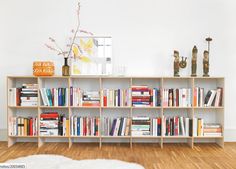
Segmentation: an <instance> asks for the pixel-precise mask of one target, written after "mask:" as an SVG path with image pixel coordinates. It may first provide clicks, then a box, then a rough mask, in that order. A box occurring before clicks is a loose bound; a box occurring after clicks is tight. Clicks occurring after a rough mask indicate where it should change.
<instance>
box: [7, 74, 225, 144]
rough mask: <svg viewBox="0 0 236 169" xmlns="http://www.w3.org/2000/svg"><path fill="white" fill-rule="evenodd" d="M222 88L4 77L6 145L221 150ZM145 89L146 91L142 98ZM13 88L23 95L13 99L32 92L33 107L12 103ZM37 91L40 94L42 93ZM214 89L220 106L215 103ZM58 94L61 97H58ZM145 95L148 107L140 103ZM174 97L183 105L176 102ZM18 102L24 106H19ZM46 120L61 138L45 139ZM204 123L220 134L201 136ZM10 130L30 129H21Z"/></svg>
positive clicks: (174, 81) (183, 80)
mask: <svg viewBox="0 0 236 169" xmlns="http://www.w3.org/2000/svg"><path fill="white" fill-rule="evenodd" d="M224 83H225V80H224V77H117V76H82V75H81V76H75V77H74V76H71V77H64V76H52V77H34V76H8V77H7V93H8V103H7V114H8V117H7V118H8V119H7V120H8V146H9V147H10V146H12V145H13V144H14V143H16V142H35V143H36V144H37V145H38V147H40V146H42V145H43V144H45V143H47V142H65V143H67V144H68V146H69V147H71V146H72V144H80V143H81V142H89V143H91V142H93V143H97V144H98V146H99V147H100V148H101V147H102V144H104V143H117V142H119V143H124V144H127V145H129V146H130V147H132V145H133V144H135V143H156V144H157V145H159V146H160V147H161V148H163V147H164V146H165V144H168V143H186V144H187V145H189V146H190V147H192V148H193V147H194V144H198V143H209V142H210V143H216V144H218V145H219V146H221V147H224V91H225V90H224ZM32 84H34V87H32ZM27 85H28V86H27ZM22 86H23V87H22ZM25 86H26V87H25ZM29 86H31V87H32V88H33V89H32V90H31V87H29ZM147 86H148V91H149V92H148V93H147V95H145V92H146V88H147ZM17 88H20V89H21V91H24V92H21V93H19V92H18V95H20V96H21V95H23V96H25V97H26V98H27V97H30V96H31V94H32V93H33V94H32V96H33V97H35V98H33V100H34V102H33V103H31V102H30V103H28V102H27V100H25V98H20V99H21V100H19V98H18V100H16V101H15V100H14V101H13V103H12V97H13V95H14V94H13V95H12V93H11V94H9V92H10V91H11V92H12V90H16V93H17ZM23 88H26V89H24V90H23ZM28 88H29V89H28ZM43 89H46V91H45V93H43V92H44V90H43ZM48 89H50V91H51V92H53V93H54V94H53V96H58V98H56V97H53V98H52V103H51V102H49V101H48V102H47V100H45V98H46V97H47V96H48V95H47V94H48V93H47V90H48ZM139 89H140V90H141V91H139ZM201 89H202V91H201ZM218 89H220V91H221V92H220V95H221V101H219V98H216V95H217V92H218ZM133 90H134V91H133ZM142 90H143V91H142ZM32 91H33V92H32ZM81 91H83V95H81ZM196 91H198V92H197V93H196ZM209 91H212V92H211V94H212V93H213V92H214V91H215V98H214V100H213V102H214V103H215V102H216V100H217V99H218V102H219V104H217V105H216V104H214V103H212V104H211V105H207V106H206V105H204V100H205V97H206V96H207V94H208V92H209ZM27 92H29V93H27ZM58 92H59V93H60V92H62V93H63V92H64V95H63V97H61V96H59V94H58ZM139 92H141V93H142V94H144V97H143V98H144V102H142V101H143V100H142V99H141V100H140V98H139ZM201 92H202V93H201ZM27 94H28V95H27ZM149 94H150V95H151V96H150V97H152V99H151V101H150V104H151V106H150V105H149V103H146V102H147V101H149ZM180 94H181V96H182V95H183V97H184V99H185V100H183V98H181V99H177V98H178V97H180ZM196 94H197V96H196ZM201 94H202V95H201ZM15 95H16V94H15ZM44 95H46V96H44ZM108 96H109V97H108ZM49 97H50V96H48V98H49ZM185 97H186V98H187V99H186V98H185ZM196 97H197V100H196ZM117 98H118V100H117ZM200 98H202V100H201V99H200ZM49 100H50V99H49ZM114 100H115V101H114ZM208 100H210V98H208ZM19 102H24V104H23V106H21V105H20V104H21V103H20V104H19ZM36 102H37V103H36ZM98 103H99V104H98ZM144 103H145V104H144ZM48 113H49V114H50V115H48ZM53 113H54V114H53ZM48 116H49V118H50V119H51V117H52V118H54V117H55V116H56V119H57V120H58V118H59V119H62V121H61V123H63V125H62V126H63V127H62V129H61V135H55V134H52V135H50V134H48V133H53V132H54V130H53V127H55V126H53V125H54V123H48V122H47V118H48ZM44 118H46V121H43V120H45V119H44ZM22 119H23V121H21V120H22ZM25 119H26V120H25ZM42 119H43V120H42ZM14 120H15V121H14ZM139 120H140V121H139ZM203 120H204V121H203ZM18 121H19V123H18ZM114 121H115V122H114ZM14 122H15V123H17V124H15V123H14ZM118 122H119V124H120V125H119V126H122V125H123V126H122V127H121V128H120V127H118V129H117V131H116V127H117V126H113V123H114V124H115V125H117V123H118ZM140 122H141V123H140ZM59 123H60V122H59ZM78 124H79V125H80V126H79V125H78ZM85 124H86V125H87V126H86V125H85ZM146 124H150V125H149V126H147V125H146ZM170 124H172V125H174V126H175V124H177V126H178V129H177V130H174V129H175V128H174V127H173V126H172V128H171V129H173V131H169V130H170V127H168V126H169V125H170ZM187 124H188V125H187ZM190 124H191V125H190ZM210 124H212V125H213V127H214V125H215V127H217V126H218V125H219V126H220V129H219V128H218V129H213V130H215V131H220V134H219V133H217V134H215V133H205V131H204V134H203V133H202V131H203V129H202V130H199V126H198V125H201V128H203V126H206V127H209V126H210ZM16 125H17V126H18V127H19V126H21V127H22V126H24V125H26V126H29V125H30V126H31V127H27V129H26V128H24V129H23V130H22V128H20V129H19V128H18V127H16ZM44 125H51V127H52V130H50V132H48V131H45V132H46V134H44V133H43V126H44ZM140 125H141V126H142V127H143V128H146V127H148V129H147V131H146V129H145V131H140V128H138V129H137V128H136V127H140ZM182 125H183V127H182ZM32 126H33V127H32ZM84 126H85V128H84ZM184 126H185V127H186V128H185V129H184ZM195 126H197V129H196V127H195ZM41 127H42V128H41ZM57 127H58V126H57ZM112 127H113V128H114V129H113V130H112ZM210 127H212V126H210ZM14 130H15V131H14ZM18 130H19V131H18ZM58 130H59V129H58ZM196 130H197V131H196ZM198 130H199V131H198ZM208 130H210V131H211V129H206V132H207V131H208ZM56 132H58V131H57V130H56ZM19 133H20V134H19ZM22 133H23V134H22ZM140 133H141V134H140ZM176 133H178V134H176ZM180 133H182V134H180ZM199 133H200V134H199Z"/></svg>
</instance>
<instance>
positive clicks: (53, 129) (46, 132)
mask: <svg viewBox="0 0 236 169" xmlns="http://www.w3.org/2000/svg"><path fill="white" fill-rule="evenodd" d="M58 122H59V114H58V113H57V112H47V113H42V114H40V124H39V127H40V136H58V131H59V130H58Z"/></svg>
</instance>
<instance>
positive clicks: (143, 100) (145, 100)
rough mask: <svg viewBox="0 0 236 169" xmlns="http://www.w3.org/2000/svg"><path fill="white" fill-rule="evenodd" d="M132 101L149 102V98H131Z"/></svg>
mask: <svg viewBox="0 0 236 169" xmlns="http://www.w3.org/2000/svg"><path fill="white" fill-rule="evenodd" d="M132 101H133V102H149V101H150V99H149V98H148V99H132Z"/></svg>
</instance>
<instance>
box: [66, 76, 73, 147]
mask: <svg viewBox="0 0 236 169" xmlns="http://www.w3.org/2000/svg"><path fill="white" fill-rule="evenodd" d="M70 85H71V78H70V77H69V78H68V93H67V94H68V120H69V129H67V130H68V131H69V135H68V140H69V148H71V146H72V140H71V139H72V138H71V135H70V132H71V131H70V126H71V124H70V117H71V107H70V106H71V105H70V94H71V93H70Z"/></svg>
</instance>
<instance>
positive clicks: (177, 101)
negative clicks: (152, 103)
mask: <svg viewBox="0 0 236 169" xmlns="http://www.w3.org/2000/svg"><path fill="white" fill-rule="evenodd" d="M191 105H192V92H191V89H190V88H181V89H163V106H164V107H191Z"/></svg>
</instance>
